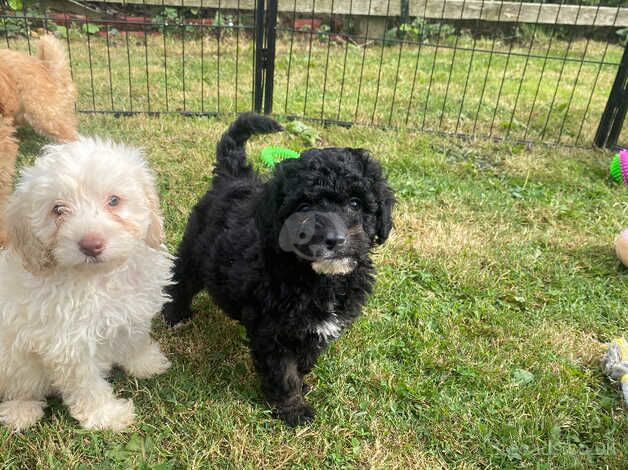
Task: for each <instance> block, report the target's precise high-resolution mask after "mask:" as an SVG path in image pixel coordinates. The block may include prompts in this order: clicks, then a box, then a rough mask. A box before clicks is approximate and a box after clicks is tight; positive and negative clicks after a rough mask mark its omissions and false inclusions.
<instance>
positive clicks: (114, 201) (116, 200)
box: [107, 196, 120, 207]
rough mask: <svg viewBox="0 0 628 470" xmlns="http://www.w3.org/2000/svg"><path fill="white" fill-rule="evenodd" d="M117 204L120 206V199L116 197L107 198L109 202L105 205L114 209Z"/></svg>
mask: <svg viewBox="0 0 628 470" xmlns="http://www.w3.org/2000/svg"><path fill="white" fill-rule="evenodd" d="M118 204H120V198H119V197H118V196H110V197H109V200H108V201H107V205H108V206H109V207H116V206H117V205H118Z"/></svg>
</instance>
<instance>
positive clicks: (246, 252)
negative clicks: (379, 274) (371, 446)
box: [163, 113, 394, 426]
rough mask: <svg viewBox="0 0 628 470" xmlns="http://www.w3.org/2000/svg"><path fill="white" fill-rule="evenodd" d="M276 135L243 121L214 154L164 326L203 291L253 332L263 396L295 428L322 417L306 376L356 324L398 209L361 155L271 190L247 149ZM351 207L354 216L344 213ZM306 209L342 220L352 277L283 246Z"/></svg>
mask: <svg viewBox="0 0 628 470" xmlns="http://www.w3.org/2000/svg"><path fill="white" fill-rule="evenodd" d="M279 130H281V127H280V126H279V124H277V123H276V122H275V121H273V120H272V119H270V118H267V117H263V116H259V115H256V114H253V113H247V114H243V115H241V116H239V117H238V119H237V120H236V121H235V122H234V123H233V124H232V125H231V127H230V128H229V130H228V131H227V132H226V134H225V135H224V136H223V137H222V139H221V141H220V142H219V143H218V146H217V164H216V167H215V169H214V175H215V176H214V179H213V185H212V188H211V189H210V190H209V192H207V194H205V196H204V197H203V198H202V199H201V200H200V201H199V202H198V204H197V205H196V206H195V207H194V208H193V210H192V212H191V215H190V218H189V221H188V225H187V228H186V230H185V234H184V236H183V241H182V242H181V245H180V246H179V251H178V255H177V260H176V264H175V268H174V281H175V284H174V285H173V286H172V287H171V288H170V291H169V294H170V295H171V297H172V302H170V303H169V304H167V305H166V306H165V307H164V311H163V314H164V317H165V319H166V321H167V322H168V323H169V324H171V325H174V324H176V323H178V322H180V321H182V320H185V319H188V318H189V317H190V316H191V311H190V303H191V301H192V297H193V296H194V295H195V294H196V293H197V292H199V291H200V290H201V289H202V288H203V287H205V288H207V290H208V291H209V293H210V294H211V295H212V296H213V298H214V300H215V302H216V303H217V304H218V305H219V306H220V307H221V308H222V309H223V310H224V311H225V312H226V313H227V314H228V315H229V316H230V317H232V318H234V319H237V320H239V321H240V322H241V323H242V324H243V325H244V326H245V328H246V331H247V334H248V337H249V340H250V348H251V354H252V357H253V361H254V364H255V367H256V369H257V372H258V374H259V376H260V378H261V383H262V388H263V391H264V394H265V396H266V398H267V400H268V401H269V403H270V404H271V406H272V407H273V409H274V411H275V413H276V415H277V416H278V417H280V418H281V419H283V420H284V421H285V422H286V423H287V424H288V425H291V426H294V425H297V424H301V423H305V422H308V421H310V420H311V419H312V418H313V416H314V413H313V410H312V408H311V407H310V406H309V405H308V404H307V402H306V401H305V399H304V398H303V391H304V390H305V389H306V387H307V386H306V385H305V384H304V383H303V376H304V375H305V374H307V373H308V372H310V370H311V369H312V367H313V366H314V364H315V362H316V359H317V357H318V356H319V354H320V353H321V351H322V350H323V349H324V348H325V347H326V345H327V343H328V341H329V340H330V339H331V338H329V337H326V336H324V335H321V334H320V333H319V332H317V328H318V327H319V326H320V325H321V324H322V322H325V321H334V322H336V324H338V325H339V326H340V327H341V329H344V328H346V327H347V326H349V325H350V324H351V323H352V322H353V321H354V320H355V318H357V317H358V315H359V314H360V311H361V308H362V306H363V305H364V302H365V301H366V298H367V296H368V294H369V293H370V292H371V289H372V286H373V282H374V278H373V275H374V269H373V266H372V263H371V260H370V258H369V251H370V249H371V248H372V247H374V246H375V245H376V244H379V243H383V242H384V241H385V240H386V238H387V237H388V233H389V231H390V229H391V226H392V221H391V210H392V206H393V202H394V198H393V194H392V191H391V190H390V189H389V187H388V185H387V183H386V180H385V179H384V177H383V175H382V171H381V167H380V165H379V163H377V162H376V161H375V160H373V159H372V158H371V157H370V156H369V155H368V152H366V151H365V150H361V149H351V148H328V149H312V150H308V151H306V152H304V153H303V154H302V156H301V158H299V159H294V160H286V161H284V162H282V163H281V164H279V165H277V167H276V169H275V171H274V174H273V176H272V178H271V179H270V180H269V181H266V182H264V181H263V180H262V179H261V178H260V176H259V175H258V174H257V173H255V172H254V170H253V169H252V167H251V165H250V164H249V163H248V162H247V160H246V154H245V151H244V144H245V142H246V140H247V139H248V138H249V137H250V136H251V135H253V134H255V133H265V132H275V131H279ZM351 198H354V199H357V200H358V203H356V202H355V201H354V202H352V204H353V205H354V206H356V205H357V206H358V207H357V209H356V207H348V204H349V201H350V200H351ZM304 202H305V203H307V205H308V206H309V207H306V208H305V210H307V211H312V210H317V211H325V212H328V213H329V212H334V213H335V214H338V215H339V216H340V217H341V218H342V220H343V221H344V222H345V223H346V227H348V229H347V231H346V233H345V234H344V235H345V236H346V242H344V240H343V243H340V244H338V246H335V245H334V246H331V245H330V250H329V251H325V253H326V256H343V257H349V258H351V259H353V260H355V261H356V267H355V269H354V270H353V271H352V272H351V273H349V274H346V275H325V274H317V273H316V272H315V271H314V270H313V269H312V263H311V260H307V259H303V258H302V257H300V256H298V255H297V254H295V253H293V252H286V251H284V250H283V249H282V248H281V247H280V246H279V243H278V239H279V234H280V231H281V228H282V225H283V224H284V222H285V221H286V219H287V218H288V217H289V216H291V215H292V214H294V213H295V212H297V211H298V209H297V208H298V207H299V206H300V205H301V206H302V205H303V203H304ZM359 206H361V207H359ZM334 336H335V335H334Z"/></svg>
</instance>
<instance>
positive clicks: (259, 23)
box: [253, 0, 266, 113]
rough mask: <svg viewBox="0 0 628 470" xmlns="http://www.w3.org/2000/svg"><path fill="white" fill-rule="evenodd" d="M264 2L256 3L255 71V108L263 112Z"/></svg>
mask: <svg viewBox="0 0 628 470" xmlns="http://www.w3.org/2000/svg"><path fill="white" fill-rule="evenodd" d="M264 3H265V0H257V3H256V5H255V73H254V77H253V82H254V83H253V110H254V111H255V112H256V113H261V112H262V96H263V94H264V68H265V65H264V61H265V57H266V54H265V51H264V31H265V29H266V24H265V22H264Z"/></svg>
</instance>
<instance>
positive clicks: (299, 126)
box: [285, 121, 320, 147]
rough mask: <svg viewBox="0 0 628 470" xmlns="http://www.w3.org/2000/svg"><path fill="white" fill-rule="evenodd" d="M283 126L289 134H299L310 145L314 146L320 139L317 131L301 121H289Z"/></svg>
mask: <svg viewBox="0 0 628 470" xmlns="http://www.w3.org/2000/svg"><path fill="white" fill-rule="evenodd" d="M285 128H286V130H287V131H288V132H289V133H290V134H293V135H296V136H299V137H300V138H301V139H302V140H303V141H304V142H305V143H306V144H307V145H308V146H310V147H314V146H316V144H317V143H318V141H319V140H320V135H319V134H318V131H317V130H316V129H314V128H313V127H310V126H308V125H307V124H305V123H303V122H301V121H290V122H289V123H288V124H286V126H285Z"/></svg>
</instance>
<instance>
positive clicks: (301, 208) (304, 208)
mask: <svg viewBox="0 0 628 470" xmlns="http://www.w3.org/2000/svg"><path fill="white" fill-rule="evenodd" d="M310 209H311V207H310V205H309V204H307V203H303V204H299V207H297V212H307V211H309V210H310Z"/></svg>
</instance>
